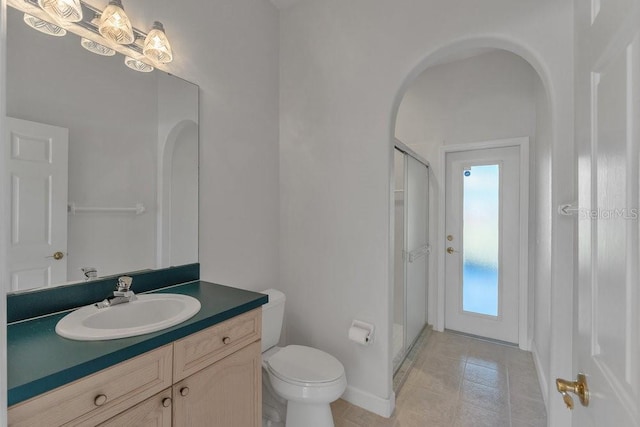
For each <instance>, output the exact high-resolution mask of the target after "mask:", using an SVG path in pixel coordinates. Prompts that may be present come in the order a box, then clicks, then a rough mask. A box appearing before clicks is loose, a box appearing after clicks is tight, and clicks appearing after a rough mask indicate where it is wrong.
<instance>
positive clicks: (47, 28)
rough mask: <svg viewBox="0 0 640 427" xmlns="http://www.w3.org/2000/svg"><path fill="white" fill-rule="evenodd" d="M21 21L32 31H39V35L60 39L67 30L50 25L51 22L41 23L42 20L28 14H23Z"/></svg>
mask: <svg viewBox="0 0 640 427" xmlns="http://www.w3.org/2000/svg"><path fill="white" fill-rule="evenodd" d="M22 19H23V20H24V23H25V24H27V25H28V26H30V27H31V28H33V29H34V30H37V31H40V32H41V33H44V34H48V35H50V36H56V37H62V36H64V35H66V34H67V30H65V29H64V28H62V27H59V26H57V25H55V24H52V23H51V22H47V21H43V20H42V19H40V18H36V17H35V16H32V15H29V14H28V13H25V14H24V17H23V18H22Z"/></svg>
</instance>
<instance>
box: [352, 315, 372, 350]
mask: <svg viewBox="0 0 640 427" xmlns="http://www.w3.org/2000/svg"><path fill="white" fill-rule="evenodd" d="M374 332H375V326H374V325H372V324H371V323H366V322H363V321H361V320H354V321H352V322H351V327H350V328H349V339H350V340H351V341H354V342H357V343H358V344H361V345H370V344H371V343H372V342H373V337H374Z"/></svg>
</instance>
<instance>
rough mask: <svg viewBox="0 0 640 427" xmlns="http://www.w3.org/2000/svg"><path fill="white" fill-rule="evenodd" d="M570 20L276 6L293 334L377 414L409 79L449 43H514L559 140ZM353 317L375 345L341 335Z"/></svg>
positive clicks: (454, 8)
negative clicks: (338, 369) (333, 361)
mask: <svg viewBox="0 0 640 427" xmlns="http://www.w3.org/2000/svg"><path fill="white" fill-rule="evenodd" d="M571 22H572V16H571V4H570V2H569V1H557V0H544V1H538V2H531V1H527V0H517V1H507V0H490V1H485V2H481V3H479V2H476V1H472V0H453V1H449V2H437V1H421V2H416V1H412V0H398V1H395V2H387V1H384V0H367V1H365V0H353V1H350V2H343V1H339V0H326V1H322V2H303V3H300V4H298V5H295V6H293V7H290V8H287V9H285V10H283V11H282V12H281V21H280V25H281V30H280V40H281V45H280V49H281V53H280V57H281V63H280V66H281V70H280V86H281V92H280V113H281V114H280V125H281V133H280V135H281V138H280V183H281V186H280V191H281V194H280V198H281V215H280V218H281V230H282V231H281V244H280V251H281V253H280V267H281V268H280V271H281V278H282V280H281V282H282V289H283V290H284V292H285V293H286V294H287V296H288V302H287V314H286V326H287V330H288V339H289V341H290V342H298V343H303V344H310V345H314V346H316V347H319V348H321V349H324V350H326V351H329V352H331V353H333V354H335V355H336V357H338V358H339V359H340V360H341V361H342V362H343V363H344V365H345V367H346V370H347V379H348V382H349V388H348V390H347V394H346V397H347V398H348V400H350V401H352V402H355V403H358V404H360V405H362V406H365V407H367V408H368V409H372V410H374V411H376V412H378V413H382V414H384V413H389V412H390V410H391V408H392V403H391V400H392V399H393V396H392V392H391V360H390V350H389V347H390V343H389V337H390V331H389V325H390V309H391V307H390V300H391V287H390V283H391V281H392V276H391V271H390V265H391V264H392V263H391V261H392V254H391V253H390V252H391V251H390V248H389V243H390V242H389V237H390V233H389V228H390V209H389V203H390V200H391V199H390V197H391V196H390V195H391V191H390V185H389V182H390V170H391V162H392V154H391V153H392V152H391V150H390V148H389V147H390V141H391V137H392V134H393V132H392V130H393V122H394V119H395V117H394V112H395V108H396V107H397V105H398V104H399V102H400V97H401V96H402V94H403V92H404V91H403V87H406V86H408V84H409V81H411V80H412V78H413V77H415V76H417V75H418V74H420V72H421V71H423V70H424V69H425V68H426V67H427V66H428V65H429V61H430V60H432V59H433V60H435V58H436V56H431V57H429V58H427V57H428V55H429V54H430V53H432V52H436V51H438V49H439V48H441V47H443V46H446V45H451V46H452V47H451V49H452V50H455V49H456V48H465V47H470V46H480V47H482V45H483V44H486V45H489V46H495V47H504V48H508V49H513V50H514V51H518V52H517V53H519V54H521V55H522V56H524V57H525V58H526V59H527V60H528V61H530V62H532V63H534V68H536V71H538V72H540V73H542V74H543V81H544V82H545V86H546V89H547V90H548V91H549V93H550V94H551V95H552V97H551V105H552V108H551V109H552V111H553V123H554V125H557V126H555V127H554V130H553V138H554V141H571V140H572V135H573V133H572V129H571V125H570V123H571V117H572V101H571V100H572V92H571V86H572V80H571V67H572V54H571V49H572V40H571V34H572V27H571ZM474 39H475V40H478V41H473V40H474ZM569 148H570V147H565V148H562V149H561V148H555V147H554V150H555V151H554V156H556V154H557V159H556V160H557V161H559V162H564V161H567V159H570V156H569V152H570V149H569ZM569 161H570V160H569ZM554 168H557V166H554ZM555 171H556V169H554V172H555ZM560 177H562V178H565V177H564V176H560ZM553 185H554V186H553V192H554V194H553V197H554V203H555V201H556V200H555V199H562V198H568V197H570V195H568V194H569V193H570V191H571V190H572V188H571V186H566V185H563V183H562V180H559V181H558V182H554V184H553ZM569 241H570V240H569ZM561 247H562V245H561V244H560V245H558V246H556V247H554V250H558V251H559V252H560V249H561ZM564 279H566V277H564ZM554 280H556V278H555V277H554ZM563 297H566V295H564V294H563ZM329 307H330V308H329ZM353 318H359V319H362V320H365V321H370V322H372V323H375V324H376V327H377V328H378V329H377V340H376V341H375V342H374V343H373V345H371V346H370V347H366V348H365V347H359V346H357V345H355V344H353V343H350V342H349V341H348V340H347V339H346V332H347V328H348V326H349V324H350V322H351V319H353ZM569 327H570V326H569ZM551 374H553V372H552V373H551ZM551 374H550V375H551Z"/></svg>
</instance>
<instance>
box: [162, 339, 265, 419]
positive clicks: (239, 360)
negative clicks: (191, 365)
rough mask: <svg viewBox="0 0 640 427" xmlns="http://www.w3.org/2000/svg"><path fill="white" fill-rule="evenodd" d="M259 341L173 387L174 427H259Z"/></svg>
mask: <svg viewBox="0 0 640 427" xmlns="http://www.w3.org/2000/svg"><path fill="white" fill-rule="evenodd" d="M260 350H261V346H260V341H256V342H254V343H252V344H250V345H248V346H246V347H244V348H243V349H241V350H238V351H237V352H235V353H233V354H231V355H229V356H227V357H225V358H224V359H222V360H220V361H218V362H217V363H215V364H213V365H211V366H209V367H207V368H205V369H203V370H202V371H200V372H198V373H196V374H194V375H192V376H190V377H188V378H186V379H184V380H182V381H180V382H179V383H176V384H175V385H174V386H173V426H174V427H200V426H208V427H260V426H261V425H262V376H261V375H262V371H261V369H262V356H261V354H260Z"/></svg>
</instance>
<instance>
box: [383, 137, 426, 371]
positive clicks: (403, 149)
mask: <svg viewBox="0 0 640 427" xmlns="http://www.w3.org/2000/svg"><path fill="white" fill-rule="evenodd" d="M392 148H393V150H392V153H393V152H394V151H395V150H398V151H399V152H400V153H402V154H403V155H404V156H405V157H404V174H403V176H404V185H403V188H404V190H403V191H404V199H403V203H404V209H403V216H404V218H403V222H404V226H403V233H404V237H403V262H402V268H403V269H404V273H403V286H404V289H403V298H404V301H403V313H402V316H403V325H402V328H403V330H402V334H403V339H402V340H403V343H402V357H401V358H400V362H399V363H398V364H397V365H395V364H394V363H393V360H394V359H395V354H393V327H394V319H395V312H394V310H395V301H394V299H393V298H392V305H391V308H392V315H391V325H390V326H391V328H392V330H391V334H390V337H391V340H390V341H391V349H392V351H391V353H392V354H391V364H392V371H393V372H394V373H395V371H396V370H397V369H398V368H399V367H400V366H402V361H404V359H405V358H406V357H407V355H408V354H409V352H410V351H411V348H412V347H413V345H414V344H415V342H416V341H417V339H418V337H419V336H420V334H418V335H417V336H416V337H414V338H412V339H411V342H409V340H408V336H407V329H408V328H407V323H408V322H407V262H408V257H409V253H408V250H407V248H406V245H407V222H408V221H407V219H408V218H407V215H408V209H407V207H408V206H407V205H408V201H407V199H406V197H407V187H408V173H409V171H408V166H409V165H408V157H411V158H413V159H414V160H416V161H417V162H418V163H420V164H422V165H423V166H425V167H426V170H427V219H426V221H427V224H426V230H425V231H426V250H424V253H421V254H420V255H419V258H422V257H423V256H424V257H426V273H425V301H424V304H425V324H424V326H426V325H427V324H428V313H429V304H428V300H429V264H430V263H429V256H430V254H431V242H430V236H429V222H430V217H431V215H430V212H429V208H430V188H429V187H430V183H429V181H430V174H431V165H430V164H429V162H428V161H427V160H425V159H424V158H423V157H422V156H420V155H419V154H417V153H416V152H415V151H413V150H412V149H411V148H409V147H408V146H407V145H405V144H404V143H403V142H402V141H400V140H398V139H395V140H394V144H393V147H392ZM392 176H393V177H394V179H395V171H393V174H392ZM393 190H394V191H395V186H394V188H393ZM392 200H393V202H392V209H393V210H394V215H395V195H394V196H393V197H392ZM391 227H393V229H395V220H394V221H393V224H391ZM390 247H391V248H392V252H393V250H395V243H393V244H392V245H391V246H390ZM391 259H392V262H393V264H394V269H395V267H396V266H395V259H394V254H392V258H391ZM394 269H392V271H393V270H394ZM391 283H392V286H391V294H392V295H393V294H394V289H395V274H392V275H391Z"/></svg>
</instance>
